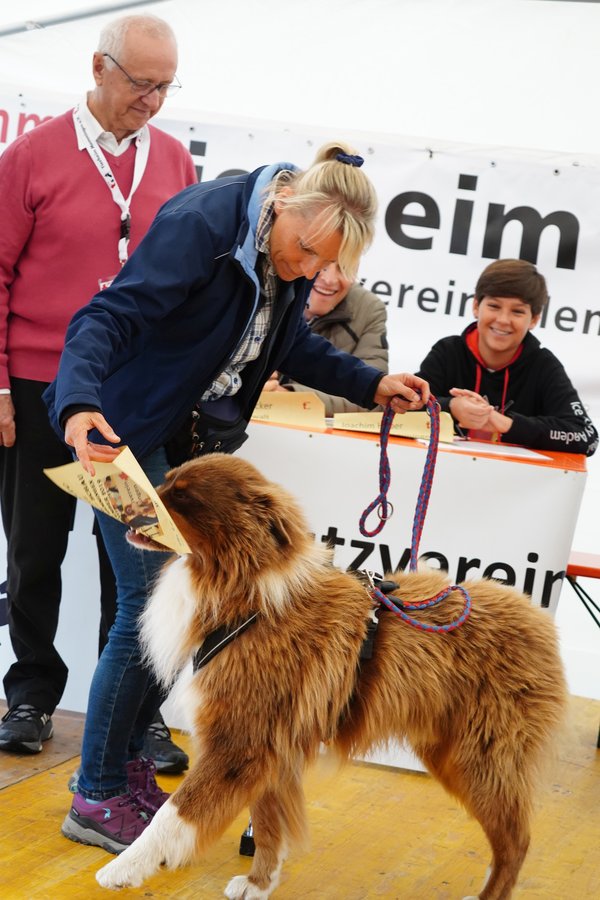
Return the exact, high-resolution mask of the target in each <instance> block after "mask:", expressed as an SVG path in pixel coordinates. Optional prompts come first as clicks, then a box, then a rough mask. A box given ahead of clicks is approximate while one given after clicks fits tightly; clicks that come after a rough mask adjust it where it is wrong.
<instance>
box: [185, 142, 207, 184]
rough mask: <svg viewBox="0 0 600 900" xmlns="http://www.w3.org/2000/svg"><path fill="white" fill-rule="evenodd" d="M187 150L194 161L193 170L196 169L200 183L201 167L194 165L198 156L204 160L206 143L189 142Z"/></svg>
mask: <svg viewBox="0 0 600 900" xmlns="http://www.w3.org/2000/svg"><path fill="white" fill-rule="evenodd" d="M189 150H190V153H191V155H192V158H193V160H194V168H195V169H196V175H197V176H198V181H202V171H203V166H199V165H196V157H197V156H200V157H202V159H204V157H205V156H206V141H190V147H189Z"/></svg>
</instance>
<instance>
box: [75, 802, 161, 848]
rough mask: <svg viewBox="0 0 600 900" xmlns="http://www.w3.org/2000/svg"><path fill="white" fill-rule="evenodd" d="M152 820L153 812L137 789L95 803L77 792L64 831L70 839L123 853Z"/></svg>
mask: <svg viewBox="0 0 600 900" xmlns="http://www.w3.org/2000/svg"><path fill="white" fill-rule="evenodd" d="M151 821H152V813H151V812H149V811H148V809H147V808H146V807H144V806H143V805H142V803H141V801H140V795H139V793H137V792H136V793H134V794H130V793H127V794H121V795H120V796H119V797H111V798H110V800H99V801H97V802H96V801H94V802H92V803H90V802H89V801H88V800H86V799H85V797H82V796H81V794H75V796H74V797H73V803H72V805H71V809H70V811H69V813H68V815H67V817H66V819H65V820H64V822H63V824H62V828H61V831H62V833H63V835H64V836H65V837H66V838H69V840H70V841H76V842H77V843H79V844H90V845H91V846H92V847H101V848H102V849H103V850H106V851H107V852H108V853H121V851H123V850H125V848H126V847H129V845H130V844H132V843H133V842H134V841H135V839H136V838H137V837H139V836H140V834H141V833H142V831H143V830H144V828H146V826H147V825H149V824H150V822H151Z"/></svg>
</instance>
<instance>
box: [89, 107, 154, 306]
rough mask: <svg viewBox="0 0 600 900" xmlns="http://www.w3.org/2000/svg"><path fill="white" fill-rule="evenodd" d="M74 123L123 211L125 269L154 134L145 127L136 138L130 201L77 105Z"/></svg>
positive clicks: (122, 257)
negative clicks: (133, 205) (133, 211)
mask: <svg viewBox="0 0 600 900" xmlns="http://www.w3.org/2000/svg"><path fill="white" fill-rule="evenodd" d="M73 123H74V125H75V131H76V133H77V136H78V138H80V139H82V140H83V142H85V149H86V150H87V152H88V153H89V156H90V159H91V160H92V162H93V163H94V165H95V166H96V168H97V170H98V172H99V173H100V175H101V176H102V180H103V181H104V183H105V184H106V186H107V188H108V189H109V191H110V193H111V196H112V198H113V200H114V202H115V203H116V204H117V206H118V207H119V209H120V210H121V230H120V233H119V243H118V252H119V262H120V263H121V266H124V265H125V263H126V262H127V258H128V253H127V247H128V244H129V235H130V232H131V215H130V213H129V208H130V206H131V198H132V197H133V195H134V193H135V191H136V189H137V187H138V185H139V183H140V181H141V180H142V177H143V175H144V172H145V170H146V164H147V162H148V155H149V153H150V131H149V130H148V128H142V130H141V131H140V133H139V134H138V136H137V137H136V139H135V148H136V150H135V166H134V169H133V182H132V185H131V190H130V191H129V196H128V197H127V199H125V198H124V197H123V194H122V192H121V188H120V187H119V185H118V184H117V179H116V178H115V176H114V175H113V173H112V170H111V168H110V166H109V164H108V161H107V159H106V157H105V155H104V153H103V152H102V149H101V148H100V146H99V144H98V141H97V140H96V139H95V138H94V137H92V135H90V134H89V133H88V130H87V128H86V127H85V124H84V122H83V120H82V118H81V115H80V114H79V107H78V106H76V107H75V109H74V110H73ZM111 280H112V279H111ZM101 281H102V285H101V289H102V287H107V280H106V279H101ZM108 283H110V282H108Z"/></svg>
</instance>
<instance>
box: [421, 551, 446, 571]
mask: <svg viewBox="0 0 600 900" xmlns="http://www.w3.org/2000/svg"><path fill="white" fill-rule="evenodd" d="M421 560H424V561H425V562H426V563H430V562H431V561H432V560H435V561H436V562H438V563H439V567H440V571H441V572H448V571H449V569H450V565H449V563H448V560H447V559H446V557H445V556H444V555H443V553H434V552H429V553H422V554H421V555H420V556H419V561H421ZM432 568H433V566H432Z"/></svg>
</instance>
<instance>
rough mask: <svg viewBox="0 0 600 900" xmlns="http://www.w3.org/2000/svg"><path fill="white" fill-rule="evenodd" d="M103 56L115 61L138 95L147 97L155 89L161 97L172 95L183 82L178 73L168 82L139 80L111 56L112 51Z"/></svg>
mask: <svg viewBox="0 0 600 900" xmlns="http://www.w3.org/2000/svg"><path fill="white" fill-rule="evenodd" d="M102 56H107V57H108V58H109V59H110V60H111V61H112V62H114V64H115V66H117V68H118V69H120V70H121V72H122V73H123V75H124V76H125V78H126V79H127V81H128V82H129V87H130V88H131V90H132V92H133V93H134V94H137V96H138V97H147V96H148V95H149V94H151V93H152V92H153V91H156V92H157V94H158V96H159V97H172V96H173V94H176V93H177V91H178V90H179V88H180V87H181V84H180V83H179V79H178V77H177V75H176V76H175V81H171V82H166V81H161V82H159V83H158V84H154V82H153V81H138V80H137V78H132V77H131V75H129V73H128V72H126V71H125V69H124V68H123V66H122V65H121V64H120V63H118V62H117V61H116V59H115V58H114V56H111V55H110V53H103V54H102Z"/></svg>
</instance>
